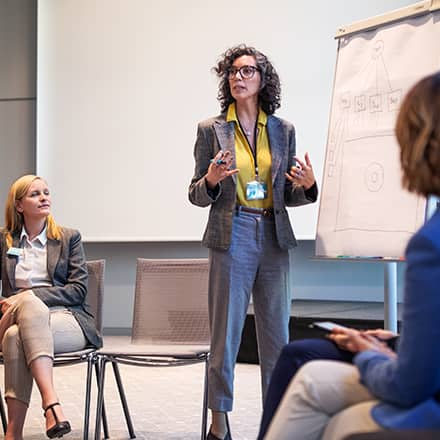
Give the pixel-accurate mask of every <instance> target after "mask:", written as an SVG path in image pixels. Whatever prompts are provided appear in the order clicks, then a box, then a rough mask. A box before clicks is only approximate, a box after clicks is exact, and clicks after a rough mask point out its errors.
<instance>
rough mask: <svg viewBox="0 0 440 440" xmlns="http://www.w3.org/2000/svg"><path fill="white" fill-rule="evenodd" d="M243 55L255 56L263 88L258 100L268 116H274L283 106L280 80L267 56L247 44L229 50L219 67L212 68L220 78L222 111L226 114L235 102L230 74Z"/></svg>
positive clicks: (219, 89) (219, 92) (219, 95)
mask: <svg viewBox="0 0 440 440" xmlns="http://www.w3.org/2000/svg"><path fill="white" fill-rule="evenodd" d="M243 55H250V56H253V57H254V58H255V60H256V62H257V67H258V70H259V72H260V75H261V88H260V92H259V94H258V100H259V103H260V105H261V108H262V109H263V110H264V112H266V113H267V114H268V115H272V114H273V113H275V110H276V109H278V108H279V107H280V105H281V86H280V78H279V76H278V73H277V72H276V70H275V68H274V67H273V65H272V63H271V62H270V61H269V60H268V58H267V56H266V55H264V54H263V53H261V52H259V51H258V50H257V49H255V48H254V47H250V46H246V45H245V44H240V45H238V46H235V47H231V48H230V49H228V50H227V51H226V52H225V53H223V54H222V55H221V59H220V61H219V62H218V63H217V65H216V66H214V67H213V68H212V70H213V71H214V72H215V73H216V74H217V76H218V77H219V78H220V83H219V86H218V95H217V99H218V100H219V101H220V106H221V111H222V112H225V111H226V110H227V109H228V106H229V104H232V103H233V102H234V101H235V100H234V98H233V97H232V95H231V89H230V87H229V79H228V72H229V69H230V68H231V66H232V63H233V62H234V61H235V60H236V59H237V58H239V57H241V56H243Z"/></svg>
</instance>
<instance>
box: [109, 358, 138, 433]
mask: <svg viewBox="0 0 440 440" xmlns="http://www.w3.org/2000/svg"><path fill="white" fill-rule="evenodd" d="M111 363H112V367H113V373H114V375H115V380H116V385H117V386H118V391H119V397H120V399H121V404H122V409H123V411H124V415H125V421H126V422H127V429H128V433H129V434H130V438H136V435H135V433H134V428H133V423H132V421H131V416H130V411H129V410H128V405H127V399H126V397H125V391H124V387H123V385H122V380H121V374H120V372H119V367H118V362H117V361H115V360H113V359H112V360H111Z"/></svg>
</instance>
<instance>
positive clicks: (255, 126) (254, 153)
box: [237, 116, 258, 180]
mask: <svg viewBox="0 0 440 440" xmlns="http://www.w3.org/2000/svg"><path fill="white" fill-rule="evenodd" d="M237 121H238V125H239V126H240V129H241V131H242V133H243V134H244V137H245V139H246V142H247V144H248V145H249V148H250V149H251V152H252V156H253V158H254V164H255V179H256V180H258V163H257V134H258V128H257V125H258V120H256V121H255V124H254V143H255V148H252V145H251V143H250V141H249V139H248V137H247V136H246V132H245V131H244V129H243V126H242V125H241V122H240V119H238V116H237Z"/></svg>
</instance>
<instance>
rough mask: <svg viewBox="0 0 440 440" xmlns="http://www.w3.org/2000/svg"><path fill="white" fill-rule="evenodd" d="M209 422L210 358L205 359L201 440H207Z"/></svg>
mask: <svg viewBox="0 0 440 440" xmlns="http://www.w3.org/2000/svg"><path fill="white" fill-rule="evenodd" d="M207 422H208V358H206V359H205V377H204V379H203V407H202V433H201V435H200V440H205V439H206V429H207V424H208V423H207Z"/></svg>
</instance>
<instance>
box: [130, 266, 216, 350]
mask: <svg viewBox="0 0 440 440" xmlns="http://www.w3.org/2000/svg"><path fill="white" fill-rule="evenodd" d="M132 342H133V343H135V344H139V343H148V344H176V345H177V344H178V345H182V344H183V345H209V321H208V260H207V259H206V258H205V259H173V260H168V259H166V260H149V259H143V258H139V259H138V260H137V270H136V287H135V301H134V311H133V329H132Z"/></svg>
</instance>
